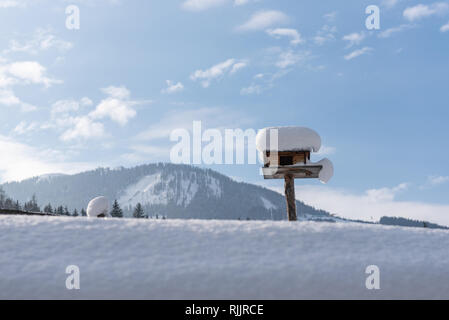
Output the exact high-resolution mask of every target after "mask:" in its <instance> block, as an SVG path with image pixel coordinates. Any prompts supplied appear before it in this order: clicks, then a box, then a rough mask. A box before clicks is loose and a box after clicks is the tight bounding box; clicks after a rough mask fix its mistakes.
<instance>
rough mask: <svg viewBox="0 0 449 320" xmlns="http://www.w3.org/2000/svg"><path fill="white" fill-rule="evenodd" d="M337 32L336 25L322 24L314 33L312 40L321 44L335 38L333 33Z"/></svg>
mask: <svg viewBox="0 0 449 320" xmlns="http://www.w3.org/2000/svg"><path fill="white" fill-rule="evenodd" d="M336 33H337V27H335V26H328V25H324V26H322V27H321V29H320V30H318V32H317V33H316V35H315V37H314V38H313V41H314V42H315V44H317V45H319V46H321V45H323V44H325V43H326V42H329V41H332V40H335V34H336Z"/></svg>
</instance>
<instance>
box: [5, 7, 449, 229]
mask: <svg viewBox="0 0 449 320" xmlns="http://www.w3.org/2000/svg"><path fill="white" fill-rule="evenodd" d="M69 5H76V6H78V8H79V10H80V29H79V30H70V29H68V28H67V27H66V19H67V16H68V15H67V14H66V8H67V6H69ZM368 5H377V6H378V7H379V8H380V30H368V29H367V28H366V26H365V20H366V18H367V14H366V13H365V9H366V7H367V6H368ZM0 30H1V31H0V123H1V127H0V151H1V156H0V181H2V182H5V181H11V180H20V179H24V178H27V177H31V176H36V175H40V174H45V173H75V172H80V171H83V170H87V169H91V168H96V167H99V166H109V167H117V166H126V167H129V166H133V165H137V164H142V163H151V162H157V161H169V152H170V148H171V147H172V146H173V144H174V143H173V142H170V140H169V135H170V132H171V131H172V130H173V129H176V128H185V129H191V128H192V121H194V120H201V121H202V124H203V127H204V128H242V129H248V128H253V129H256V130H257V129H260V128H263V127H266V126H273V125H301V126H307V127H310V128H313V129H315V130H316V131H318V132H319V133H320V134H321V136H322V139H323V143H324V148H323V152H322V155H321V157H322V156H326V157H328V158H330V159H331V160H332V161H333V162H334V165H335V169H336V172H335V177H334V179H333V180H332V181H331V182H330V183H329V184H328V185H327V186H322V185H320V184H319V183H318V182H313V181H297V186H298V188H297V189H298V190H297V192H298V198H300V199H302V200H305V201H307V202H309V203H311V204H313V205H316V206H319V207H321V208H323V209H326V210H329V211H331V212H335V213H338V214H341V215H344V216H348V217H357V218H363V219H374V220H375V219H377V218H378V217H379V216H380V215H383V214H388V215H401V216H408V217H412V218H419V219H428V220H432V221H436V222H440V223H445V224H448V225H449V201H448V200H447V199H448V197H447V194H448V192H449V170H448V167H447V164H448V163H449V151H448V149H447V141H448V138H449V130H448V129H447V121H448V119H449V108H448V107H449V105H448V98H449V90H448V89H449V81H448V74H449V1H440V2H432V1H412V0H371V1H361V0H353V1H335V0H323V1H287V0H280V1H279V0H277V1H274V0H173V1H143V0H126V1H124V0H89V1H87V0H83V1H81V0H72V1H66V0H0ZM318 158H319V157H318ZM258 167H259V165H215V166H212V168H213V169H215V170H218V171H220V172H222V173H224V174H226V175H229V176H232V177H234V178H235V179H236V180H239V181H247V182H251V183H258V184H261V185H264V186H267V187H270V188H273V189H279V188H281V187H282V181H270V182H266V181H263V180H262V178H261V177H260V176H259V171H258Z"/></svg>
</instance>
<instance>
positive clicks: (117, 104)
mask: <svg viewBox="0 0 449 320" xmlns="http://www.w3.org/2000/svg"><path fill="white" fill-rule="evenodd" d="M102 91H103V92H104V93H106V94H108V95H109V97H108V98H106V99H104V100H102V101H101V102H100V103H99V104H98V105H97V107H96V108H95V110H94V111H92V112H91V113H89V117H90V118H92V119H103V118H110V119H111V120H112V121H115V122H117V123H118V124H119V125H121V126H124V125H126V124H127V123H128V122H129V120H131V119H132V118H134V117H135V116H136V115H137V112H136V110H134V109H133V106H135V105H137V104H139V103H141V102H137V101H131V100H129V97H130V94H131V93H130V91H129V90H128V89H127V88H125V87H114V86H111V87H107V88H104V89H102Z"/></svg>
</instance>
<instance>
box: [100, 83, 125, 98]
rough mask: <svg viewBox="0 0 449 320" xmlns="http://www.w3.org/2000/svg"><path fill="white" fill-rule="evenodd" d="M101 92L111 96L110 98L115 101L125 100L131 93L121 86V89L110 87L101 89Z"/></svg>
mask: <svg viewBox="0 0 449 320" xmlns="http://www.w3.org/2000/svg"><path fill="white" fill-rule="evenodd" d="M101 91H103V93H105V94H107V95H109V96H111V97H112V98H116V99H127V98H129V96H130V95H131V92H130V91H129V90H128V89H127V88H125V87H123V86H122V87H114V86H110V87H107V88H103V89H101Z"/></svg>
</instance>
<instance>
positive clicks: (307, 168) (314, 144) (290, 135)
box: [256, 127, 333, 221]
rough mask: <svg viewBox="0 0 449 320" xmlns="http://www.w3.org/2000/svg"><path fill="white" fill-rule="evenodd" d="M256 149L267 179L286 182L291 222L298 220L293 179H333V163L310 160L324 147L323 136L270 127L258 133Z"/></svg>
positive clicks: (297, 129)
mask: <svg viewBox="0 0 449 320" xmlns="http://www.w3.org/2000/svg"><path fill="white" fill-rule="evenodd" d="M256 146H257V149H258V150H259V152H260V154H261V156H262V158H263V162H264V166H263V168H262V173H263V176H264V178H265V179H284V180H285V197H286V200H287V213H288V220H289V221H296V220H297V215H296V196H295V181H294V179H319V180H320V181H321V182H323V183H327V182H328V181H329V180H330V179H331V178H332V176H333V165H332V162H331V161H330V160H328V159H323V160H321V161H319V162H312V161H311V154H312V153H313V152H318V151H319V150H320V148H321V138H320V136H319V135H318V133H316V132H315V131H314V130H311V129H308V128H304V127H271V128H265V129H262V130H260V131H259V133H258V134H257V137H256Z"/></svg>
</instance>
